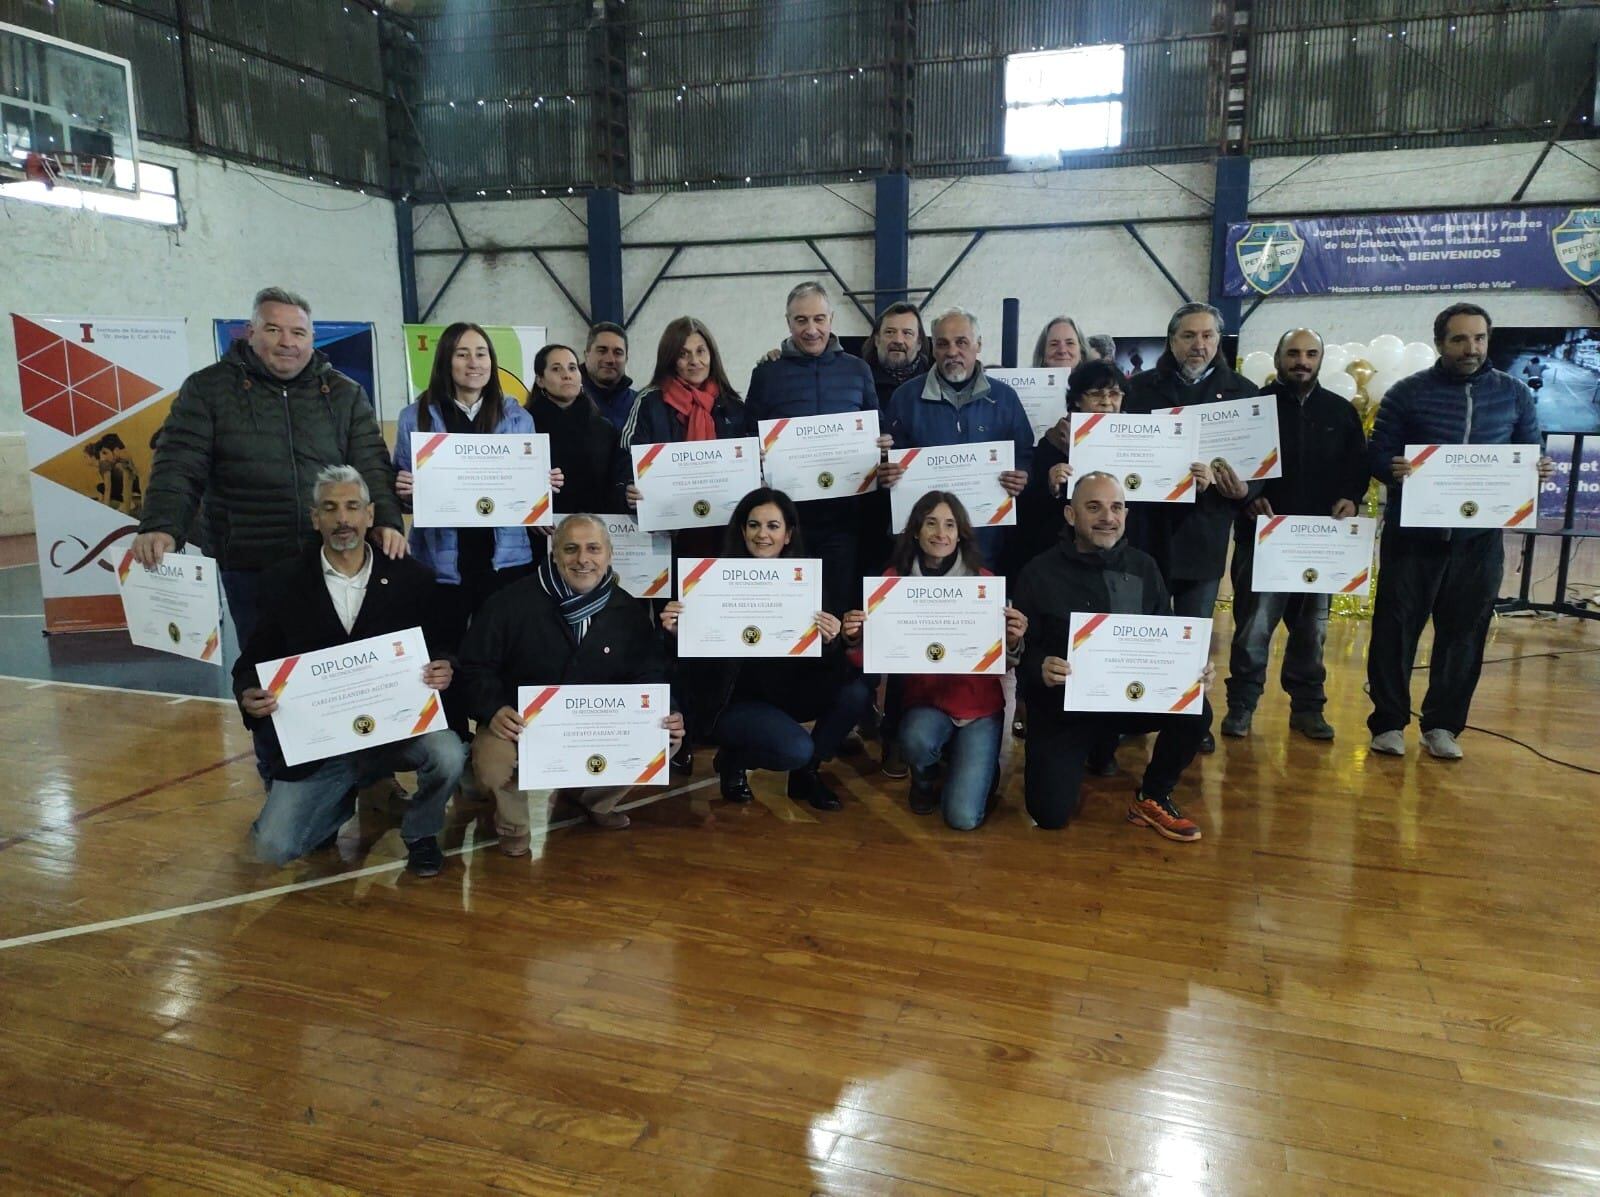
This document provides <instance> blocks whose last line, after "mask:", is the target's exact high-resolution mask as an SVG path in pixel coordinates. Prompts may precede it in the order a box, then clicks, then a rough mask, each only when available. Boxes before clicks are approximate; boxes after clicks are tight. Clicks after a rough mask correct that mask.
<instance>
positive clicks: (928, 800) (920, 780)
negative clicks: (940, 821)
mask: <svg viewBox="0 0 1600 1197" xmlns="http://www.w3.org/2000/svg"><path fill="white" fill-rule="evenodd" d="M938 809H939V771H938V770H937V769H913V770H912V771H911V813H912V814H914V815H931V814H932V813H933V812H934V811H936V810H938Z"/></svg>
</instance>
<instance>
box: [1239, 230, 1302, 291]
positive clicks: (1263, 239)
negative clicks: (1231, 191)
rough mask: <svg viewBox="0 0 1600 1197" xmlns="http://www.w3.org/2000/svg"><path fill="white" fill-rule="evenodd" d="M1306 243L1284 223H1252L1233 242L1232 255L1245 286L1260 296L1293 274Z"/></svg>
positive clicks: (1275, 288)
mask: <svg viewBox="0 0 1600 1197" xmlns="http://www.w3.org/2000/svg"><path fill="white" fill-rule="evenodd" d="M1305 248H1306V243H1305V240H1304V238H1302V237H1301V236H1300V235H1299V234H1298V233H1296V232H1295V231H1294V225H1293V224H1292V223H1290V222H1288V221H1281V222H1274V223H1271V224H1253V225H1251V226H1250V227H1249V228H1247V229H1246V230H1245V231H1244V236H1242V237H1240V238H1239V240H1238V241H1236V242H1234V245H1233V254H1234V257H1235V259H1237V261H1238V263H1239V270H1240V272H1241V273H1242V274H1243V275H1244V281H1245V285H1246V286H1247V287H1249V288H1250V289H1251V290H1252V291H1255V292H1257V293H1258V294H1261V295H1271V294H1272V293H1273V292H1274V291H1276V290H1277V289H1278V288H1279V287H1281V286H1283V284H1284V283H1286V282H1288V281H1289V279H1290V278H1291V277H1292V276H1293V275H1294V272H1295V269H1296V267H1298V266H1299V265H1300V259H1301V257H1302V256H1303V255H1304V253H1305Z"/></svg>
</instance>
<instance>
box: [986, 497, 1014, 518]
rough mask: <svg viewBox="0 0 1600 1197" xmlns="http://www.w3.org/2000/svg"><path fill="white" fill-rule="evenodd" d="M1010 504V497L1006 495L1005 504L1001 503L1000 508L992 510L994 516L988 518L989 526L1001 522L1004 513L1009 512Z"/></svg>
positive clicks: (1004, 515) (1004, 516)
mask: <svg viewBox="0 0 1600 1197" xmlns="http://www.w3.org/2000/svg"><path fill="white" fill-rule="evenodd" d="M1011 503H1012V500H1011V496H1010V495H1007V496H1006V498H1005V502H1003V503H1001V504H1000V506H998V507H996V508H995V509H994V514H993V515H991V516H990V517H989V522H990V523H991V524H998V523H999V522H1000V521H1001V520H1003V519H1005V518H1006V513H1007V512H1009V511H1010V510H1011Z"/></svg>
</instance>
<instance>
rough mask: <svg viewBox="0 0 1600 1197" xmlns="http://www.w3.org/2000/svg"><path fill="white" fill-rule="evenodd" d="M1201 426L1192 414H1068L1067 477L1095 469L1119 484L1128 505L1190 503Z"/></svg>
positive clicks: (1192, 497) (1095, 412) (1098, 412)
mask: <svg viewBox="0 0 1600 1197" xmlns="http://www.w3.org/2000/svg"><path fill="white" fill-rule="evenodd" d="M1199 445H1200V422H1199V421H1198V420H1196V419H1195V418H1194V417H1192V416H1188V415H1183V416H1171V415H1149V416H1130V415H1123V414H1121V413H1117V412H1101V411H1094V412H1082V411H1079V412H1073V413H1072V449H1071V460H1072V476H1073V478H1074V479H1077V478H1082V477H1083V476H1084V475H1085V474H1087V473H1090V472H1092V471H1095V470H1101V471H1104V472H1105V473H1107V474H1110V475H1111V476H1112V477H1113V478H1120V479H1121V480H1122V489H1123V491H1124V492H1125V493H1126V494H1127V498H1128V502H1130V503H1193V502H1194V498H1195V485H1194V476H1193V475H1192V474H1190V473H1189V466H1190V465H1191V464H1193V463H1194V462H1196V461H1199V460H1200V448H1199Z"/></svg>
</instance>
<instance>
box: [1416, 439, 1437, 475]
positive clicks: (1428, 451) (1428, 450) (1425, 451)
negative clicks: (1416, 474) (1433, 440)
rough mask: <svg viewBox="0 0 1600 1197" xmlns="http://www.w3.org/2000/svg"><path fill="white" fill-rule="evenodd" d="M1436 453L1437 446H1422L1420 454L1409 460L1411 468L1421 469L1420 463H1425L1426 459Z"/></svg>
mask: <svg viewBox="0 0 1600 1197" xmlns="http://www.w3.org/2000/svg"><path fill="white" fill-rule="evenodd" d="M1438 451H1439V446H1438V445H1424V446H1422V452H1421V453H1418V454H1417V455H1416V456H1415V457H1413V458H1412V459H1411V468H1412V469H1413V470H1417V469H1421V468H1422V463H1423V462H1425V461H1427V460H1428V458H1430V457H1432V456H1433V455H1434V454H1435V453H1437V452H1438Z"/></svg>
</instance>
